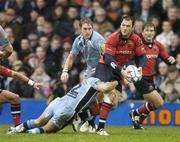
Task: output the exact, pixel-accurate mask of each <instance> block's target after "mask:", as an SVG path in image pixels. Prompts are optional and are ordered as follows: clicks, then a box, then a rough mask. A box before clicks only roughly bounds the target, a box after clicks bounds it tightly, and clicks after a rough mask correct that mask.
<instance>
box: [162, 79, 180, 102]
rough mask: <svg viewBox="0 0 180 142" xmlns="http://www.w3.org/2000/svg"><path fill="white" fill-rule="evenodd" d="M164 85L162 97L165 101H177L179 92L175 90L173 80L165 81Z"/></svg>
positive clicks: (179, 97)
mask: <svg viewBox="0 0 180 142" xmlns="http://www.w3.org/2000/svg"><path fill="white" fill-rule="evenodd" d="M165 86H166V87H165V88H164V90H163V97H164V99H165V101H166V102H170V103H173V102H179V100H180V94H179V93H178V91H177V90H176V88H175V86H174V82H173V81H167V82H166V84H165Z"/></svg>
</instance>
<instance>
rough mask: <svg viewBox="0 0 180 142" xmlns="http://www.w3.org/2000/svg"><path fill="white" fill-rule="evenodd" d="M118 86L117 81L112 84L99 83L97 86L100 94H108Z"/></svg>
mask: <svg viewBox="0 0 180 142" xmlns="http://www.w3.org/2000/svg"><path fill="white" fill-rule="evenodd" d="M117 85H118V82H117V81H112V82H105V83H104V82H99V83H98V85H97V90H98V91H100V92H108V91H111V90H113V89H114V88H115V87H116V86H117Z"/></svg>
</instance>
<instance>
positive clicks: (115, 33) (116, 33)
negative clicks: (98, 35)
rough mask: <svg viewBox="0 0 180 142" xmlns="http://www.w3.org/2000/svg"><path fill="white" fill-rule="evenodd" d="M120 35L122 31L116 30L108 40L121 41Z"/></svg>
mask: <svg viewBox="0 0 180 142" xmlns="http://www.w3.org/2000/svg"><path fill="white" fill-rule="evenodd" d="M119 36H120V33H119V32H117V31H116V32H114V33H112V34H110V35H109V36H108V37H107V42H109V41H113V42H119V39H120V38H119Z"/></svg>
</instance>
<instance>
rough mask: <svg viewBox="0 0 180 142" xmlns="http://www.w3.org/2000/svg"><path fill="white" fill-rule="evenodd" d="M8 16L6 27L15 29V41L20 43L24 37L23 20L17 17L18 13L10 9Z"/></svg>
mask: <svg viewBox="0 0 180 142" xmlns="http://www.w3.org/2000/svg"><path fill="white" fill-rule="evenodd" d="M5 14H6V26H8V27H11V28H12V29H13V32H14V35H15V39H16V40H17V41H18V42H19V41H20V40H21V39H22V37H24V31H23V27H22V20H21V19H18V18H17V17H16V11H15V10H14V9H12V8H9V9H7V10H6V12H5Z"/></svg>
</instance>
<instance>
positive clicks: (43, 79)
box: [30, 64, 51, 99]
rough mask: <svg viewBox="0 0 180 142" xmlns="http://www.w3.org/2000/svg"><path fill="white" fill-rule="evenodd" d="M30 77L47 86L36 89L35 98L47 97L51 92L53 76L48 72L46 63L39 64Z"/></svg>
mask: <svg viewBox="0 0 180 142" xmlns="http://www.w3.org/2000/svg"><path fill="white" fill-rule="evenodd" d="M30 78H31V79H33V80H35V81H37V82H39V83H42V84H44V85H45V86H46V87H45V88H43V89H39V90H35V93H34V97H35V99H45V98H47V97H48V96H49V95H50V94H51V89H50V81H51V78H50V77H49V76H48V75H47V74H46V72H45V66H44V64H39V65H38V66H37V67H36V69H35V71H34V73H33V74H32V76H31V77H30Z"/></svg>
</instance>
